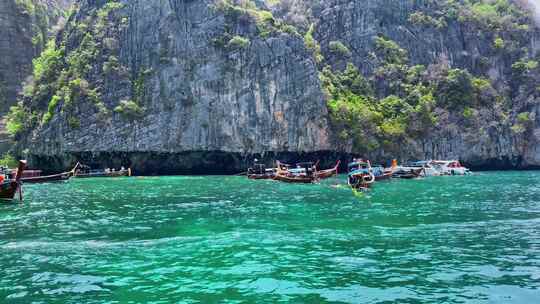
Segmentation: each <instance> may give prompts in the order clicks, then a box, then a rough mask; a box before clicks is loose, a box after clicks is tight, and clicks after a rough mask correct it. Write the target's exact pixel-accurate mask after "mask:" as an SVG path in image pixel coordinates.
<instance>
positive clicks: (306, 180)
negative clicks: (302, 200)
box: [274, 173, 318, 184]
mask: <svg viewBox="0 0 540 304" xmlns="http://www.w3.org/2000/svg"><path fill="white" fill-rule="evenodd" d="M274 180H277V181H280V182H285V183H296V184H311V183H314V182H316V181H317V180H318V179H317V178H316V177H315V176H291V175H286V174H281V173H277V174H276V176H274Z"/></svg>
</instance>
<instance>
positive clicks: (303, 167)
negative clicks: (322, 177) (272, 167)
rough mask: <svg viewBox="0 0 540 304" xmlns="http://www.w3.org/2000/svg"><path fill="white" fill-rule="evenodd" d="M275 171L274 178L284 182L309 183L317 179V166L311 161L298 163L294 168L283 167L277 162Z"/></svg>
mask: <svg viewBox="0 0 540 304" xmlns="http://www.w3.org/2000/svg"><path fill="white" fill-rule="evenodd" d="M277 167H278V168H277V171H276V174H275V176H274V180H277V181H281V182H285V183H297V184H311V183H314V182H317V181H318V180H319V178H318V176H317V167H316V166H314V165H313V163H299V164H297V167H296V168H294V169H285V167H287V166H284V165H282V164H281V163H280V162H278V166H277Z"/></svg>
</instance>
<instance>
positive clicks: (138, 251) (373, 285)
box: [0, 172, 540, 303]
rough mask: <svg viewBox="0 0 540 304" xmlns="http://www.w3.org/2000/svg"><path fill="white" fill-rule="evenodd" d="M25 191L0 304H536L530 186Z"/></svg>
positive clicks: (484, 176) (12, 224)
mask: <svg viewBox="0 0 540 304" xmlns="http://www.w3.org/2000/svg"><path fill="white" fill-rule="evenodd" d="M340 182H344V179H343V177H341V178H340V179H333V180H329V181H325V182H324V183H322V184H320V185H287V184H281V183H277V182H272V181H248V180H246V179H244V178H242V177H160V178H120V179H87V180H86V179H81V180H71V181H69V182H67V183H60V184H49V185H25V193H24V194H25V201H24V203H22V204H2V205H0V253H1V255H0V302H9V303H11V302H13V303H30V302H43V303H50V302H62V303H82V302H84V303H103V302H122V303H129V302H133V303H143V302H145V303H147V302H153V303H169V302H182V303H216V302H226V303H235V302H238V303H275V302H295V303H325V302H330V303H389V302H399V303H419V302H425V303H540V289H539V288H540V173H537V172H504V173H503V172H498V173H480V174H476V175H474V176H468V177H440V178H428V179H423V180H418V181H391V182H386V183H379V184H377V185H376V187H375V189H373V190H372V191H371V192H370V193H369V194H368V195H366V196H364V197H361V198H358V197H354V196H353V195H352V194H351V191H350V190H348V189H347V188H345V187H336V186H335V185H336V184H337V183H340Z"/></svg>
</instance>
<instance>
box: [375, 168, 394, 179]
mask: <svg viewBox="0 0 540 304" xmlns="http://www.w3.org/2000/svg"><path fill="white" fill-rule="evenodd" d="M372 172H373V175H374V176H375V181H382V180H387V179H391V178H392V174H393V171H392V169H385V168H384V167H383V166H374V167H372Z"/></svg>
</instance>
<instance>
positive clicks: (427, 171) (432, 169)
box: [404, 161, 442, 176]
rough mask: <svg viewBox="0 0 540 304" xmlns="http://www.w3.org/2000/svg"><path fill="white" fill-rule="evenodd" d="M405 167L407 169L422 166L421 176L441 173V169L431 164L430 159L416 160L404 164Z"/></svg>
mask: <svg viewBox="0 0 540 304" xmlns="http://www.w3.org/2000/svg"><path fill="white" fill-rule="evenodd" d="M404 167H405V168H408V169H418V168H422V169H423V170H422V174H421V175H422V176H440V175H442V172H441V170H440V169H439V168H438V167H436V166H433V165H432V164H431V161H417V162H414V163H410V164H408V165H406V166H404Z"/></svg>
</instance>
